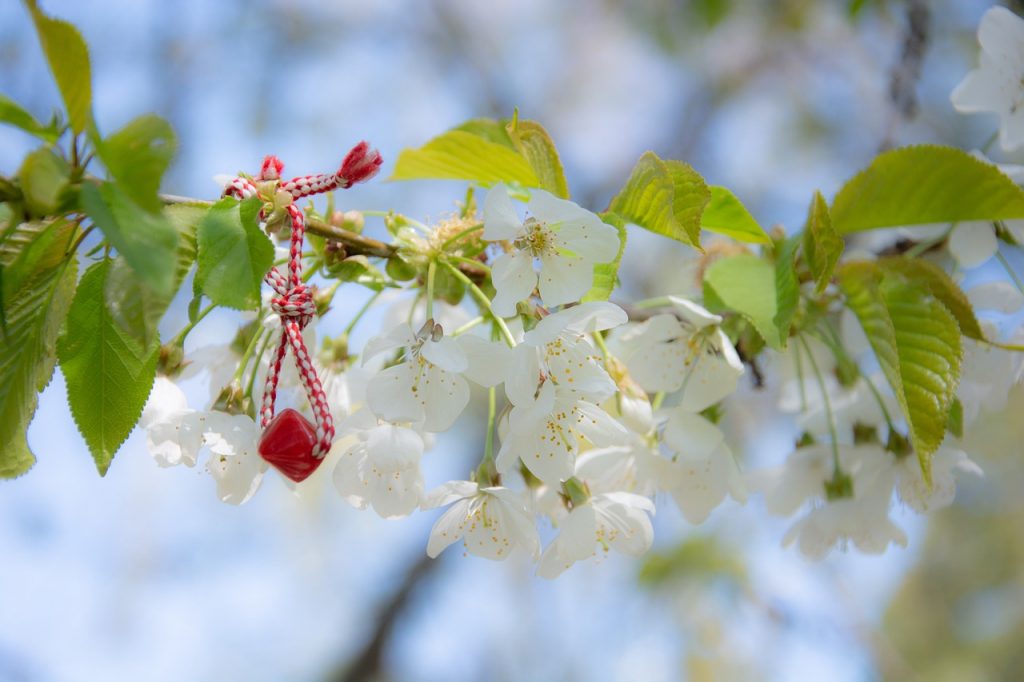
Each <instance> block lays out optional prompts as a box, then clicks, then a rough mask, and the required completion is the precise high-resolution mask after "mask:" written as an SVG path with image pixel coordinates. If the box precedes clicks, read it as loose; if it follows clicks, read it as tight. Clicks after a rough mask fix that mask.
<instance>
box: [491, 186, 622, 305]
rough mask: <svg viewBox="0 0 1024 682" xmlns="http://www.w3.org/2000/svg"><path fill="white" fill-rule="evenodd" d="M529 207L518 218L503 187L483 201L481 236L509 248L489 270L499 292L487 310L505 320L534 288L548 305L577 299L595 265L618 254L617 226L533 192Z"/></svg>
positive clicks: (496, 189) (545, 193) (588, 282)
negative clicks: (527, 214)
mask: <svg viewBox="0 0 1024 682" xmlns="http://www.w3.org/2000/svg"><path fill="white" fill-rule="evenodd" d="M528 207H529V212H530V217H529V218H527V219H526V220H525V221H523V220H520V219H519V216H518V215H517V214H516V210H515V208H514V207H513V205H512V200H511V198H510V197H509V194H508V189H507V188H506V187H505V185H501V184H499V185H495V186H494V187H493V188H492V189H491V190H490V191H489V192H488V193H487V198H486V199H485V200H484V233H483V238H484V239H487V240H489V241H508V242H511V243H512V247H513V250H512V251H511V252H510V253H505V254H503V255H501V256H500V257H499V258H498V259H497V260H496V261H495V262H494V265H493V267H492V268H491V278H492V282H493V283H494V288H495V289H496V290H497V292H498V293H497V296H495V298H494V300H493V301H492V303H491V307H492V309H493V310H494V312H495V313H497V314H498V315H501V316H503V317H508V316H510V315H513V314H515V311H516V303H518V302H519V301H522V300H524V299H526V298H528V297H529V296H530V295H531V294H532V293H533V290H534V289H535V288H539V290H540V296H541V298H542V299H543V300H544V303H545V304H546V305H548V306H556V305H562V304H565V303H571V302H573V301H578V300H579V299H580V298H581V297H582V296H583V295H584V294H585V293H587V291H588V290H589V289H590V287H591V284H592V282H593V271H594V265H595V264H597V263H607V262H609V261H611V260H613V259H614V258H615V255H616V254H617V253H618V250H619V239H618V235H617V234H616V232H615V228H613V227H612V226H611V225H608V224H606V223H604V222H602V221H601V219H600V218H598V217H597V216H596V215H594V214H593V213H591V212H589V211H586V210H584V209H582V208H580V207H579V206H577V205H576V204H574V203H572V202H571V201H566V200H565V199H559V198H557V197H555V196H553V195H551V194H549V193H548V192H545V191H544V190H540V189H534V190H531V198H530V201H529V204H528ZM535 261H537V262H539V265H540V271H539V272H537V271H535V269H534V264H535Z"/></svg>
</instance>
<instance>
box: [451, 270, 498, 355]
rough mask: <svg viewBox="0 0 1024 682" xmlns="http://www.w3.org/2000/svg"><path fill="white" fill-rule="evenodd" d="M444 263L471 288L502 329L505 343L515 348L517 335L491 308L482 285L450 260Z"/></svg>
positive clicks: (478, 300) (481, 304) (457, 277)
mask: <svg viewBox="0 0 1024 682" xmlns="http://www.w3.org/2000/svg"><path fill="white" fill-rule="evenodd" d="M442 263H443V265H444V266H445V267H446V268H448V271H449V272H451V273H452V275H454V276H455V278H456V279H457V280H459V281H460V282H462V283H463V284H465V285H466V288H467V289H469V291H470V293H472V294H473V296H474V297H475V298H476V300H477V303H479V304H480V306H481V307H483V308H484V309H485V310H486V311H487V313H488V314H489V315H490V317H491V319H492V320H494V324H496V325H498V329H499V330H500V331H501V335H502V336H503V337H504V339H505V343H507V344H508V347H509V348H515V346H516V340H515V337H513V336H512V332H511V330H509V328H508V325H507V324H505V320H503V319H502V318H501V317H500V316H499V315H497V314H496V313H495V312H494V310H493V309H492V308H491V299H489V298H487V294H485V293H484V292H483V291H481V290H480V287H478V286H477V285H476V284H474V283H473V280H471V279H470V278H469V277H466V274H465V273H464V272H462V271H461V270H459V269H458V268H457V267H455V266H454V265H452V264H451V263H449V262H448V261H442Z"/></svg>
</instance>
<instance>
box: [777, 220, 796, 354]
mask: <svg viewBox="0 0 1024 682" xmlns="http://www.w3.org/2000/svg"><path fill="white" fill-rule="evenodd" d="M799 245H800V238H799V237H789V238H788V239H785V240H783V241H782V242H780V243H779V245H778V246H777V247H776V249H777V251H776V255H775V315H774V316H773V317H772V322H773V323H774V325H775V328H776V329H778V330H779V339H780V340H782V341H783V343H785V340H786V339H788V338H789V331H790V329H791V328H792V326H793V317H794V316H795V315H796V308H797V304H798V303H799V301H800V283H799V282H798V281H797V279H796V269H795V266H794V263H795V261H796V249H797V247H798V246H799Z"/></svg>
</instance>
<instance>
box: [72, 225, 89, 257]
mask: <svg viewBox="0 0 1024 682" xmlns="http://www.w3.org/2000/svg"><path fill="white" fill-rule="evenodd" d="M95 228H96V226H95V225H90V226H89V227H87V228H85V229H84V230H82V234H80V235H78V239H76V240H75V243H74V244H72V245H71V248H69V249H68V250H67V253H66V254H65V255H68V256H70V255H71V254H73V253H74V252H76V251H78V247H79V246H81V245H82V242H84V241H85V238H86V237H88V236H89V233H90V232H92V231H93V230H94V229H95Z"/></svg>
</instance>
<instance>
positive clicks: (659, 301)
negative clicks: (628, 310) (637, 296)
mask: <svg viewBox="0 0 1024 682" xmlns="http://www.w3.org/2000/svg"><path fill="white" fill-rule="evenodd" d="M667 305H672V299H671V297H669V296H655V297H654V298H645V299H643V300H640V301H637V302H635V303H634V304H633V307H634V308H663V307H665V306H667Z"/></svg>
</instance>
